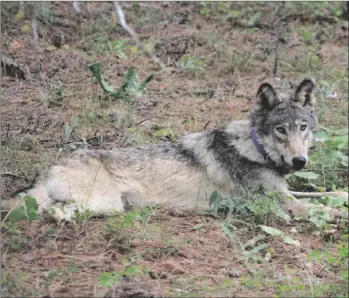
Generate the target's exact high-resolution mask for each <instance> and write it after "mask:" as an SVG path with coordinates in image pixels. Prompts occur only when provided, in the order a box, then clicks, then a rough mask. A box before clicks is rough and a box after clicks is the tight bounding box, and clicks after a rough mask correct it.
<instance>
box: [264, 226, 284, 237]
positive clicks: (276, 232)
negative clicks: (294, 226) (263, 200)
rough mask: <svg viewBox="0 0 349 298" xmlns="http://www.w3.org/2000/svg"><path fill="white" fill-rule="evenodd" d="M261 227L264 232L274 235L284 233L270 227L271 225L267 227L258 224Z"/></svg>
mask: <svg viewBox="0 0 349 298" xmlns="http://www.w3.org/2000/svg"><path fill="white" fill-rule="evenodd" d="M260 227H261V229H262V230H263V231H264V232H266V233H267V234H269V235H271V236H275V237H279V236H283V235H284V234H285V233H284V232H283V231H281V230H279V229H276V228H272V227H267V226H263V225H260Z"/></svg>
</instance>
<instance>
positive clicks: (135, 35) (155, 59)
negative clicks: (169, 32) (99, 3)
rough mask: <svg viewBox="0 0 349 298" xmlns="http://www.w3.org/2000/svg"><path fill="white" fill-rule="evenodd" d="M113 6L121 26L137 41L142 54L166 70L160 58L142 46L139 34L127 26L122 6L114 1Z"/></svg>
mask: <svg viewBox="0 0 349 298" xmlns="http://www.w3.org/2000/svg"><path fill="white" fill-rule="evenodd" d="M113 4H114V6H115V8H116V11H117V13H118V16H119V19H120V24H121V26H122V27H123V28H124V29H125V30H126V31H127V32H128V33H129V34H130V35H131V37H132V39H133V40H134V41H135V43H136V45H137V47H138V48H139V49H140V50H141V51H142V52H144V53H145V54H146V55H147V56H148V57H149V58H151V59H152V60H153V61H154V62H155V63H156V64H158V65H159V66H160V67H161V68H162V69H165V68H166V66H165V64H164V63H163V62H162V61H161V60H160V59H159V58H158V57H156V56H155V55H154V54H153V53H152V52H151V51H148V50H147V49H146V48H145V47H144V46H143V45H142V43H141V42H140V40H139V38H138V36H137V34H136V33H135V32H134V31H133V30H132V29H131V28H130V27H129V26H128V25H127V23H126V20H125V15H124V12H123V10H122V8H121V6H120V5H119V3H118V1H113Z"/></svg>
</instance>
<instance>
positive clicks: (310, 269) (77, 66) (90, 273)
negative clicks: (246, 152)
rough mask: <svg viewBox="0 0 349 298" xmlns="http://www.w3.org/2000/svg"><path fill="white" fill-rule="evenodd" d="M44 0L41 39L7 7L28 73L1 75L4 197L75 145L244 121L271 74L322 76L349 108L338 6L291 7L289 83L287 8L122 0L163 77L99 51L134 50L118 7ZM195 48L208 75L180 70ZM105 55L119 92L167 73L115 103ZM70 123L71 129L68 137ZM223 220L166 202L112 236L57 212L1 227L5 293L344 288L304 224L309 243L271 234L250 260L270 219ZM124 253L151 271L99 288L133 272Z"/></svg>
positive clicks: (127, 142) (7, 25)
mask: <svg viewBox="0 0 349 298" xmlns="http://www.w3.org/2000/svg"><path fill="white" fill-rule="evenodd" d="M37 5H38V10H39V11H40V13H39V21H38V27H39V38H40V39H39V43H38V44H35V42H34V41H33V40H32V37H31V33H30V32H29V33H26V32H24V31H23V30H21V28H23V26H24V25H25V24H26V23H27V22H28V20H29V19H30V18H29V17H28V16H26V17H25V18H24V19H16V17H15V16H16V13H17V11H18V3H3V4H1V6H2V11H1V18H2V20H1V35H2V36H1V51H2V55H6V56H7V57H11V59H13V60H14V61H15V62H16V63H17V64H18V66H19V68H20V69H21V70H22V71H23V73H24V75H25V79H19V78H14V77H12V76H9V75H6V74H5V75H3V76H2V78H1V102H2V105H1V128H2V129H1V197H2V198H8V197H9V196H10V195H11V194H13V193H15V192H17V191H19V190H23V189H25V188H27V187H29V186H30V185H32V183H33V181H34V180H35V178H36V176H37V173H38V172H39V171H41V170H43V169H44V168H46V167H47V166H48V165H50V164H52V163H53V162H54V161H55V160H56V158H57V157H58V156H59V154H60V150H61V149H63V152H66V151H69V150H71V149H74V148H75V147H76V146H77V145H74V144H73V145H72V143H74V142H80V141H83V140H86V142H87V143H89V144H90V146H91V147H92V148H104V149H110V148H113V147H119V146H132V145H138V144H143V143H149V142H163V141H168V140H169V138H170V136H166V135H165V136H162V137H154V136H153V132H154V125H158V126H161V127H165V128H169V129H170V131H171V132H172V133H173V134H174V135H175V136H176V135H180V134H183V133H186V132H192V131H199V130H202V129H204V128H207V129H210V128H213V127H216V126H218V125H222V124H224V123H226V122H228V121H230V120H231V119H243V118H246V116H247V112H248V110H249V108H250V107H251V105H252V104H253V101H252V100H251V99H253V98H254V95H255V91H256V89H257V88H258V85H259V84H260V83H261V82H263V81H265V80H266V79H269V80H272V81H277V82H278V83H280V82H281V83H282V84H285V83H288V82H294V81H297V82H298V81H299V80H300V79H301V78H303V77H305V76H310V77H314V76H316V78H317V79H319V80H322V81H326V82H329V84H330V86H331V87H330V89H329V90H330V91H335V92H336V93H337V96H338V97H337V99H335V100H333V102H332V103H331V104H332V106H333V107H336V108H337V109H342V110H343V109H347V100H348V89H347V86H346V84H347V83H345V82H347V77H348V76H347V67H348V57H347V51H348V44H347V43H348V25H347V22H344V21H343V19H342V18H341V17H339V18H338V19H337V21H335V22H333V21H332V18H331V14H330V13H329V9H324V10H323V15H322V16H317V17H316V16H315V14H312V13H309V12H308V13H307V12H306V11H305V12H304V13H303V12H302V11H300V10H297V9H296V10H295V9H293V10H292V9H291V8H289V10H287V11H286V13H287V14H288V17H287V25H284V26H285V29H284V30H283V31H282V32H281V35H280V44H279V54H280V63H279V69H278V74H277V75H278V78H279V80H278V79H275V78H273V77H272V70H273V65H274V57H275V54H274V52H273V49H274V48H275V40H276V38H275V36H276V35H277V34H278V30H277V28H278V26H279V23H278V20H279V19H280V15H279V13H280V12H279V10H278V11H277V10H276V7H277V5H278V4H276V3H275V4H272V3H270V4H268V3H264V4H263V3H254V4H251V5H250V4H249V5H247V4H245V3H239V2H237V3H234V4H231V5H233V8H234V11H239V12H240V13H241V17H239V18H234V17H226V15H227V13H224V12H220V9H221V8H220V6H219V5H218V4H217V5H216V4H214V5H212V7H211V9H212V10H211V12H210V16H206V15H204V14H203V12H202V11H201V9H202V6H200V5H201V4H200V3H187V4H185V3H179V2H178V3H175V2H173V3H171V2H166V3H165V2H163V3H160V2H159V3H155V2H139V3H138V5H137V4H132V3H131V2H129V3H123V4H122V5H123V8H124V11H125V15H126V17H127V21H128V23H129V24H130V25H131V26H132V27H133V28H135V30H136V32H137V34H138V35H139V37H140V39H141V40H142V41H144V42H148V43H151V44H152V48H153V50H154V53H155V54H156V55H157V56H158V57H159V58H160V59H161V60H162V61H163V62H164V63H165V64H166V65H168V66H169V70H168V71H165V72H161V71H159V69H158V67H157V65H155V64H154V63H153V62H152V61H151V60H150V59H148V58H147V57H145V56H143V55H141V54H140V53H134V52H132V51H131V49H125V50H124V52H125V53H126V55H127V57H128V58H127V59H121V58H120V57H118V55H117V53H113V52H110V51H108V50H106V49H105V48H104V49H102V50H98V47H101V46H103V45H104V46H105V45H106V43H107V41H108V40H109V41H113V40H120V39H125V40H126V44H127V45H129V46H130V47H132V46H134V44H133V42H132V40H130V38H129V36H128V35H127V33H126V32H125V31H124V30H123V29H122V28H121V26H120V25H119V24H118V18H117V15H116V12H115V10H114V8H113V5H112V4H111V3H108V2H100V3H96V2H88V3H83V4H81V7H82V10H83V15H80V16H77V15H76V14H75V13H74V11H73V10H72V4H71V3H68V2H66V3H62V2H49V3H38V4H37ZM337 5H339V6H340V5H341V4H337ZM310 10H311V8H310ZM200 11H201V12H200ZM258 11H260V12H262V15H261V16H260V19H259V21H256V22H255V24H252V25H248V21H251V19H253V17H256V12H258ZM311 11H312V10H311ZM256 18H257V17H256ZM244 20H245V21H244ZM246 22H247V23H246ZM309 28H310V29H309ZM302 30H303V31H302ZM304 30H310V31H311V32H313V35H314V37H313V38H312V41H311V44H309V42H307V41H306V40H304V33H302V32H304ZM98 38H99V39H101V38H104V42H98V41H97V40H98ZM54 44H56V45H58V46H56V47H54V46H53V45H54ZM184 55H189V56H191V57H197V58H200V59H202V60H203V61H204V66H203V70H201V71H196V72H195V71H192V70H190V69H181V68H180V67H177V66H176V62H178V61H180V60H181V59H182V58H183V56H184ZM314 56H316V57H318V60H316V61H318V62H316V61H315V62H314ZM97 61H99V62H102V64H103V76H104V78H106V79H107V81H108V82H109V83H110V85H112V86H113V87H114V88H117V86H119V85H120V84H121V82H122V80H123V77H122V76H123V73H124V72H125V71H126V70H127V69H128V68H129V67H130V66H131V65H135V66H136V67H137V70H138V74H139V76H140V78H142V79H143V78H145V77H146V76H148V75H149V74H150V73H154V74H155V79H154V80H153V81H152V82H151V83H150V84H149V85H148V86H147V92H146V93H145V95H144V96H143V97H142V98H139V99H131V100H130V101H129V102H123V101H113V100H112V98H111V97H109V96H107V95H105V94H104V93H103V91H102V89H101V88H100V86H99V85H98V84H97V83H96V82H95V81H94V79H93V77H92V75H91V73H90V71H89V69H88V67H87V65H88V64H89V63H92V62H97ZM345 80H346V81H345ZM325 104H327V103H325ZM320 120H322V121H323V123H324V122H325V124H326V125H328V126H329V127H339V126H342V127H343V126H345V125H347V122H346V120H343V117H342V118H336V117H330V116H329V114H326V115H324V116H323V117H322V119H320ZM67 125H69V126H70V127H72V128H73V131H72V134H71V135H69V136H68V137H67V135H66V133H65V128H66V127H67ZM237 220H238V218H237ZM221 222H222V220H221V219H214V218H213V217H212V216H208V215H197V214H191V215H182V216H176V215H171V214H167V213H164V212H162V211H159V210H157V211H156V212H155V215H152V216H151V217H150V220H149V222H148V223H146V224H143V223H140V222H138V221H135V222H133V223H132V225H131V227H128V228H125V227H124V228H122V229H119V231H118V232H117V233H116V232H115V229H114V232H113V233H114V234H113V233H110V231H109V232H108V230H106V227H107V226H108V221H106V220H105V219H94V220H88V221H83V222H81V223H78V224H77V225H76V226H71V225H68V226H57V225H56V224H54V223H51V222H50V221H49V220H42V221H39V222H32V223H30V224H28V223H20V225H19V228H18V231H19V234H16V233H13V232H9V231H6V230H5V231H3V233H2V262H1V266H2V284H3V285H5V288H4V290H3V291H4V292H3V293H4V295H6V296H12V297H14V296H19V295H20V296H40V295H41V296H43V295H49V296H51V297H59V296H60V297H62V296H66V297H72V296H74V297H75V296H80V297H81V296H109V297H110V296H111V297H120V296H124V297H129V296H132V297H136V296H195V295H196V296H227V295H229V296H246V297H250V296H273V295H291V294H294V295H301V294H302V293H307V294H309V293H310V292H301V291H298V290H297V289H296V288H295V287H294V288H292V287H291V288H290V289H289V290H288V291H286V292H282V291H281V290H280V288H279V285H281V284H294V285H296V286H297V285H299V284H302V285H304V286H305V287H306V288H309V287H313V286H314V285H316V284H319V283H323V284H334V285H338V284H339V280H338V277H337V276H336V273H334V272H329V271H328V270H326V268H324V266H323V265H321V264H318V263H317V264H312V265H309V263H307V261H306V255H307V253H309V251H311V250H312V249H323V248H325V246H326V245H327V244H326V242H324V241H323V238H322V235H317V234H316V233H314V231H313V230H312V228H311V227H310V225H307V224H299V225H297V226H296V228H297V230H298V233H296V234H295V235H293V237H294V238H295V239H297V240H299V241H300V243H301V246H300V247H295V246H290V245H287V244H284V243H283V242H282V241H281V240H278V239H275V238H271V237H267V238H266V239H265V240H264V241H265V242H268V243H269V244H270V247H271V248H272V249H271V250H270V253H271V256H272V257H271V260H270V261H269V262H261V261H253V262H251V261H249V262H247V263H246V262H245V261H246V259H245V257H244V255H243V253H242V251H241V244H243V243H246V242H247V241H248V240H250V239H252V238H253V237H255V236H256V235H258V234H259V233H260V229H259V228H258V225H257V224H256V223H255V221H254V219H251V220H246V218H245V219H244V218H241V219H240V221H237V222H236V223H234V226H235V227H236V230H234V231H233V232H234V233H233V234H234V237H233V239H229V237H228V236H227V235H226V234H225V233H224V232H223V231H222V228H221V227H220V224H221ZM198 225H200V226H198ZM270 225H274V226H275V225H276V226H277V227H278V228H280V229H282V230H284V231H285V232H287V233H288V234H290V231H291V229H292V227H291V226H285V225H283V223H281V222H280V221H272V222H271V223H270ZM115 233H116V234H115ZM326 247H327V246H326ZM263 256H264V254H263ZM125 259H128V260H129V262H130V263H131V264H132V265H137V266H140V267H141V268H143V269H142V270H143V274H138V275H137V274H136V275H134V276H130V277H123V278H122V279H121V280H120V281H118V282H116V283H115V285H112V286H109V287H103V286H101V285H100V283H99V282H98V278H99V276H100V275H101V274H102V273H103V272H115V271H122V272H123V271H124V270H126V269H125V268H127V267H128V265H125V264H124V265H123V262H122V260H125ZM144 272H145V273H144ZM237 272H238V273H237ZM296 278H299V280H300V282H298V281H297V279H296ZM291 280H292V282H291ZM253 281H254V283H253ZM249 282H252V285H251V284H249ZM297 291H298V292H297ZM329 293H332V292H331V291H330V290H329Z"/></svg>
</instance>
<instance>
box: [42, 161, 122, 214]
mask: <svg viewBox="0 0 349 298" xmlns="http://www.w3.org/2000/svg"><path fill="white" fill-rule="evenodd" d="M96 163H97V162H96ZM97 166H98V167H97ZM49 174H50V175H49V178H48V179H47V180H46V181H45V187H46V189H47V190H48V193H49V195H50V197H51V198H53V199H54V200H55V201H57V202H62V203H69V205H66V206H63V207H62V208H54V210H52V211H53V213H54V214H53V216H54V217H55V218H56V219H57V220H58V221H61V220H63V219H64V220H71V217H72V216H73V215H74V212H75V210H79V211H81V210H86V209H88V210H90V211H92V212H94V213H96V214H105V215H108V214H111V213H112V211H113V210H115V211H119V212H123V211H124V206H123V203H122V199H121V195H122V193H121V191H120V189H119V188H118V185H117V184H116V183H113V181H112V177H110V175H109V173H107V172H106V171H105V169H104V168H103V167H102V166H100V164H99V165H98V164H97V165H96V164H92V165H91V164H88V165H86V164H83V163H79V164H78V165H77V166H75V167H74V164H73V165H69V166H55V167H53V168H52V169H51V171H50V173H49Z"/></svg>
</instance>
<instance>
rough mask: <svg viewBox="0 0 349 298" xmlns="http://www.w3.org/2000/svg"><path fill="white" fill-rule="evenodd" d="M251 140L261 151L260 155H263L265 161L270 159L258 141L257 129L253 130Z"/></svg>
mask: <svg viewBox="0 0 349 298" xmlns="http://www.w3.org/2000/svg"><path fill="white" fill-rule="evenodd" d="M251 139H252V142H253V144H254V145H255V146H256V148H257V150H258V151H259V153H260V154H262V155H263V156H264V158H265V159H269V155H268V153H267V152H266V151H265V149H264V147H263V145H262V144H261V143H260V142H259V141H258V137H257V134H256V128H255V127H252V128H251Z"/></svg>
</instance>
